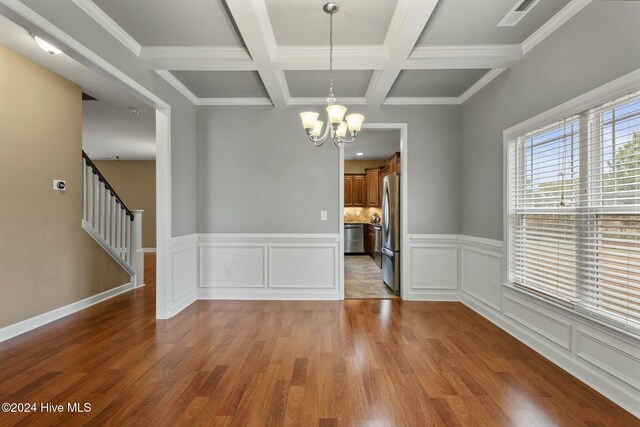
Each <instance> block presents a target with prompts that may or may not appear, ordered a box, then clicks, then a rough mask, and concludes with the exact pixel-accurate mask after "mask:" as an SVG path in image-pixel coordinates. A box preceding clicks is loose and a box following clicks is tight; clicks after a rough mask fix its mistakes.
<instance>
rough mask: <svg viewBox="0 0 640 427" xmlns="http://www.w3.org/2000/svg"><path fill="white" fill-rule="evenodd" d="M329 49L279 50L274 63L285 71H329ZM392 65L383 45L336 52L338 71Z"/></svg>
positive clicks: (364, 46) (280, 47)
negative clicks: (388, 63) (389, 63)
mask: <svg viewBox="0 0 640 427" xmlns="http://www.w3.org/2000/svg"><path fill="white" fill-rule="evenodd" d="M328 59H329V46H276V47H275V49H274V51H273V53H272V55H271V61H272V62H273V63H275V64H277V65H278V67H279V68H281V69H283V70H328V69H329V61H328ZM387 61H388V57H387V54H386V53H385V50H384V47H383V46H382V45H342V46H335V47H334V48H333V68H334V69H335V70H372V69H374V70H375V69H379V68H381V67H384V66H385V64H386V63H387Z"/></svg>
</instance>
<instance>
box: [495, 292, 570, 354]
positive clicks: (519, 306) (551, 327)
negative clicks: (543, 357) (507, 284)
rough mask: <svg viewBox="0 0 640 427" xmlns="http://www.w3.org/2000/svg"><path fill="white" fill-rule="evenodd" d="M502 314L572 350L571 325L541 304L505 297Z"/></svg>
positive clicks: (511, 296) (514, 297) (512, 296)
mask: <svg viewBox="0 0 640 427" xmlns="http://www.w3.org/2000/svg"><path fill="white" fill-rule="evenodd" d="M502 312H503V313H504V314H506V315H507V316H508V317H510V318H512V319H513V320H515V321H516V322H519V323H520V324H522V325H523V326H526V327H527V328H529V329H531V330H532V331H534V332H537V333H538V334H539V335H540V336H541V337H543V338H544V339H547V340H549V341H551V342H553V343H554V344H556V345H559V346H560V347H562V348H564V349H566V350H571V324H569V323H567V322H566V321H564V320H562V318H561V317H560V316H556V315H554V314H553V312H552V311H550V310H547V309H545V308H544V307H542V306H541V305H539V304H532V303H531V301H525V300H523V299H521V298H518V297H516V296H515V295H505V296H504V299H503V303H502Z"/></svg>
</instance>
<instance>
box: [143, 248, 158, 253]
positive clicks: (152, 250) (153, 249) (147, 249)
mask: <svg viewBox="0 0 640 427" xmlns="http://www.w3.org/2000/svg"><path fill="white" fill-rule="evenodd" d="M155 251H156V248H142V252H145V253H146V252H155Z"/></svg>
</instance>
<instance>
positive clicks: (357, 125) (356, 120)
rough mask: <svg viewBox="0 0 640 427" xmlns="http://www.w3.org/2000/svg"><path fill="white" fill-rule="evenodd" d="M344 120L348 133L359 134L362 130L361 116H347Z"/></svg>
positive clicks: (362, 117)
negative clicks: (347, 126)
mask: <svg viewBox="0 0 640 427" xmlns="http://www.w3.org/2000/svg"><path fill="white" fill-rule="evenodd" d="M345 120H346V121H347V124H348V125H349V131H351V132H352V133H356V132H360V129H361V128H362V122H363V121H364V116H363V115H362V114H349V115H348V116H347V117H346V118H345Z"/></svg>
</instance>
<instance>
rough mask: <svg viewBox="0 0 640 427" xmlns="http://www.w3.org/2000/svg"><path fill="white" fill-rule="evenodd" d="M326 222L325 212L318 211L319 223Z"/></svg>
mask: <svg viewBox="0 0 640 427" xmlns="http://www.w3.org/2000/svg"><path fill="white" fill-rule="evenodd" d="M326 220H327V211H320V221H326Z"/></svg>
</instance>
